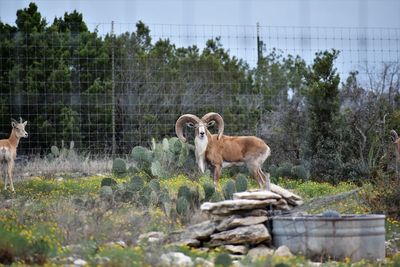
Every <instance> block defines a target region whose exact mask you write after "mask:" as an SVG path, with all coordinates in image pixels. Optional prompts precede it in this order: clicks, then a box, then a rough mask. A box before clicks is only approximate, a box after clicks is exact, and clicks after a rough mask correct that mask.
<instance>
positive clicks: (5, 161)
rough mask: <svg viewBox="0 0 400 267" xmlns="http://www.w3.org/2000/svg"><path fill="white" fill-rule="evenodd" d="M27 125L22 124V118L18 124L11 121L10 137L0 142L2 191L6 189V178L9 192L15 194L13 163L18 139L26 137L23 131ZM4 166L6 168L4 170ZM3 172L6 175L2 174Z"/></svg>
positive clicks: (26, 134)
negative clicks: (8, 182) (2, 177)
mask: <svg viewBox="0 0 400 267" xmlns="http://www.w3.org/2000/svg"><path fill="white" fill-rule="evenodd" d="M27 123H28V122H27V121H25V122H22V118H20V122H17V121H16V120H14V119H11V126H12V131H11V134H10V137H9V138H8V139H2V140H0V170H1V172H0V175H4V190H6V189H7V176H8V179H9V181H10V188H11V191H12V192H15V190H14V185H13V180H12V176H13V170H14V161H15V158H16V157H17V146H18V143H19V139H21V137H24V138H26V137H28V133H27V132H26V131H25V126H26V124H27ZM5 166H7V169H6V170H5ZM4 170H5V171H6V173H4Z"/></svg>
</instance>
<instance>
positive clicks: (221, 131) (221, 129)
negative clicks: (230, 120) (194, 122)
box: [201, 112, 224, 140]
mask: <svg viewBox="0 0 400 267" xmlns="http://www.w3.org/2000/svg"><path fill="white" fill-rule="evenodd" d="M201 120H202V121H203V122H205V123H209V122H210V121H215V122H216V123H217V125H218V137H217V139H218V140H219V139H221V136H222V135H223V134H224V120H223V119H222V117H221V115H219V114H218V113H215V112H210V113H207V114H206V115H204V116H203V117H202V118H201Z"/></svg>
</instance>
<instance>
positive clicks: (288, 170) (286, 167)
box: [275, 163, 293, 178]
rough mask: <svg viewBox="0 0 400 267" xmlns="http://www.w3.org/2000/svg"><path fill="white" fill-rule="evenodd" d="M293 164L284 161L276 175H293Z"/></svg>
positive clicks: (287, 176)
mask: <svg viewBox="0 0 400 267" xmlns="http://www.w3.org/2000/svg"><path fill="white" fill-rule="evenodd" d="M292 167H293V166H292V164H290V163H284V164H282V165H281V166H279V167H278V168H277V169H276V171H275V175H276V176H277V177H286V178H289V177H291V176H292Z"/></svg>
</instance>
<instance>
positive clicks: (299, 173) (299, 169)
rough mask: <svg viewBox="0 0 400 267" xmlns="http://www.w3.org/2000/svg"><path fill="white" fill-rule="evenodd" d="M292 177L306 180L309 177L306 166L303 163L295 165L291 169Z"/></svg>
mask: <svg viewBox="0 0 400 267" xmlns="http://www.w3.org/2000/svg"><path fill="white" fill-rule="evenodd" d="M290 173H291V177H292V178H294V179H299V180H306V179H307V178H308V175H307V171H306V168H304V166H303V165H296V166H293V167H292V169H291V170H290Z"/></svg>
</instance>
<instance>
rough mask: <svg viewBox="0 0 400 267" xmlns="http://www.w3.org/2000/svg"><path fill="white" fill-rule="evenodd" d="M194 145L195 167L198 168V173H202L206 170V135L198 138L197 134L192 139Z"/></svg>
mask: <svg viewBox="0 0 400 267" xmlns="http://www.w3.org/2000/svg"><path fill="white" fill-rule="evenodd" d="M194 145H195V156H196V162H197V166H198V167H199V169H200V171H201V172H202V173H204V171H205V168H206V149H207V145H208V138H207V134H204V135H203V136H202V137H200V132H199V135H198V136H196V137H195V138H194Z"/></svg>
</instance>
